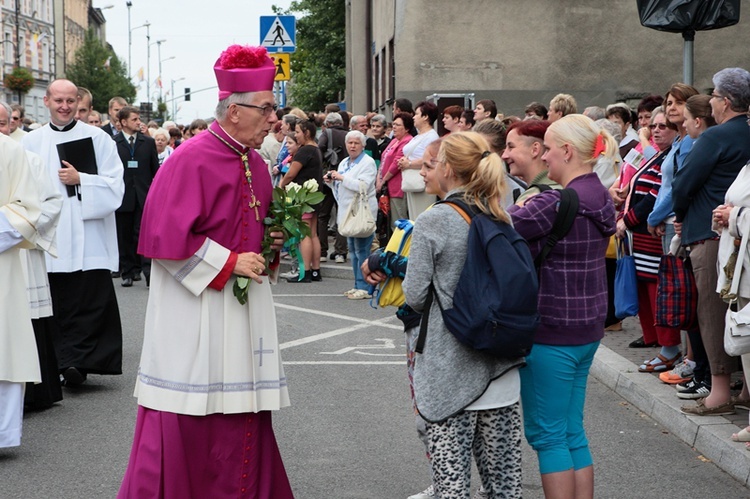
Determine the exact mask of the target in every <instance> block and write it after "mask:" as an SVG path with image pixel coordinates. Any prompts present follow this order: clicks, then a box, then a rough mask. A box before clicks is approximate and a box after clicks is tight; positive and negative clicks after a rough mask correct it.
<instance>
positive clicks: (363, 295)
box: [346, 289, 372, 300]
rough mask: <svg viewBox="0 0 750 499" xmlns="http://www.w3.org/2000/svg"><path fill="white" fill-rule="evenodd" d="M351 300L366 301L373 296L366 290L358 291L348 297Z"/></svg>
mask: <svg viewBox="0 0 750 499" xmlns="http://www.w3.org/2000/svg"><path fill="white" fill-rule="evenodd" d="M346 297H347V298H349V299H350V300H366V299H368V298H372V295H371V294H370V293H368V292H367V291H365V290H364V289H356V290H354V292H353V293H350V294H348V295H346Z"/></svg>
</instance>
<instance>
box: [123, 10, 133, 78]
mask: <svg viewBox="0 0 750 499" xmlns="http://www.w3.org/2000/svg"><path fill="white" fill-rule="evenodd" d="M125 5H126V6H127V7H128V79H129V80H131V83H132V80H133V66H132V64H131V63H132V61H131V56H132V54H131V52H132V47H133V30H132V29H130V7H132V6H133V2H131V1H130V0H128V1H127V2H125Z"/></svg>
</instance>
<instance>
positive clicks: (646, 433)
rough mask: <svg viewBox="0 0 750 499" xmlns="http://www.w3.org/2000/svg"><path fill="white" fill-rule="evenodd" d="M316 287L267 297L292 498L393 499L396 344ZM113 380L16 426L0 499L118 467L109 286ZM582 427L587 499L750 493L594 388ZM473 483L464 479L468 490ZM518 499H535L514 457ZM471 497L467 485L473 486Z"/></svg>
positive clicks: (130, 356) (120, 447) (125, 378)
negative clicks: (281, 369)
mask: <svg viewBox="0 0 750 499" xmlns="http://www.w3.org/2000/svg"><path fill="white" fill-rule="evenodd" d="M350 287H351V282H349V281H345V280H341V279H325V280H324V281H323V282H321V283H313V284H286V283H284V284H280V285H278V286H276V287H275V289H274V293H275V295H276V314H277V317H278V321H279V331H280V341H281V343H282V350H283V352H282V356H283V358H284V361H285V365H286V373H287V376H288V378H289V386H290V395H291V398H292V406H291V407H289V408H286V409H283V410H281V411H279V412H278V413H276V414H275V415H274V426H275V428H276V436H277V439H278V441H279V445H280V447H281V452H282V455H283V457H284V461H285V464H286V467H287V472H288V474H289V477H290V480H291V482H292V487H293V488H294V491H295V495H296V497H298V498H300V499H355V498H367V499H400V498H405V497H407V496H408V495H410V494H413V493H415V492H418V491H420V490H422V489H424V488H425V487H426V486H427V485H428V483H429V474H428V470H427V465H426V462H425V458H424V452H423V449H422V447H421V443H420V442H419V440H418V439H417V437H416V432H415V430H414V416H413V414H412V412H411V410H410V402H409V390H408V383H407V378H406V368H405V362H404V353H403V352H404V349H405V346H404V336H403V332H402V328H401V327H400V323H399V322H398V321H397V320H396V319H395V317H394V315H393V309H388V310H374V309H372V308H371V307H370V306H369V303H368V302H367V301H350V300H347V299H346V298H344V297H343V296H342V295H341V293H342V292H343V291H345V290H347V289H349V288H350ZM116 288H117V293H118V299H119V302H120V310H121V315H122V318H123V324H124V336H125V339H124V366H123V370H124V373H123V375H122V376H91V377H90V378H89V381H87V383H86V384H85V385H83V386H82V387H81V388H79V389H77V390H75V391H74V390H71V389H65V392H64V396H65V400H63V401H62V402H61V403H59V404H57V405H56V406H55V407H53V408H51V409H49V410H47V411H43V412H38V413H31V414H28V415H27V416H26V418H25V420H24V436H23V441H22V445H21V447H18V448H15V449H0V499H10V498H13V499H15V498H24V499H26V498H28V499H36V498H40V499H49V498H55V499H58V498H59V499H68V498H71V499H72V498H113V497H114V496H115V495H116V493H117V490H118V487H119V484H120V480H121V479H122V475H123V473H124V470H125V466H126V463H127V460H128V456H129V451H130V445H131V439H132V433H133V426H134V423H135V413H136V405H135V399H134V398H133V397H132V390H133V384H134V379H135V373H136V369H137V364H138V358H139V354H140V344H141V339H142V328H143V313H144V310H145V305H146V300H147V296H148V291H147V290H146V288H145V287H144V284H143V281H141V282H139V283H136V284H135V286H134V287H133V288H129V289H124V288H121V287H120V286H119V282H116ZM586 426H587V430H588V433H589V439H590V442H591V447H592V452H593V454H594V459H595V469H596V497H600V498H613V499H616V498H623V499H625V498H627V499H631V498H646V499H648V498H664V497H684V498H693V497H695V498H712V499H713V498H721V499H734V498H750V490H748V489H747V488H745V487H744V486H742V485H741V484H740V483H738V482H737V481H735V480H734V479H733V478H731V477H730V476H729V475H727V474H726V473H724V472H723V471H721V470H720V469H719V468H717V467H716V466H715V465H714V464H713V463H711V462H710V461H708V460H706V459H705V458H703V457H702V456H700V455H699V454H698V453H697V452H696V451H694V450H693V449H691V448H690V447H688V446H687V445H685V444H684V443H682V442H681V441H679V440H678V439H677V438H675V437H674V436H672V435H671V434H669V433H668V432H666V431H665V430H664V429H663V428H662V427H660V426H659V425H657V424H656V423H655V422H654V421H653V420H651V419H650V418H648V417H647V416H645V415H643V414H642V413H641V412H640V411H638V410H637V409H636V408H634V407H633V406H631V405H630V404H628V403H627V402H625V401H624V400H623V399H622V398H620V397H619V396H618V395H616V394H615V393H614V392H612V391H610V390H609V389H608V388H606V387H604V386H603V385H602V384H600V383H599V382H597V381H596V380H594V379H591V381H590V384H589V392H588V401H587V419H586ZM475 481H477V480H475ZM523 482H524V497H526V498H532V499H533V498H541V497H543V496H542V492H541V482H540V480H539V475H538V468H537V462H536V457H535V455H534V453H533V452H532V451H531V450H530V449H529V448H528V447H525V448H524V479H523ZM475 486H476V485H475Z"/></svg>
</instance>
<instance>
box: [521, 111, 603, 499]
mask: <svg viewBox="0 0 750 499" xmlns="http://www.w3.org/2000/svg"><path fill="white" fill-rule="evenodd" d="M544 147H545V150H546V152H545V153H544V155H543V156H542V159H543V160H544V161H545V162H546V163H547V166H548V167H549V178H550V179H552V180H554V181H556V182H558V183H559V184H561V185H562V186H563V187H564V188H567V189H572V190H573V191H575V193H576V194H577V195H578V199H579V207H578V212H577V215H576V218H575V221H574V222H573V226H572V228H571V230H570V232H568V234H567V235H566V236H565V237H563V238H562V239H560V241H559V242H558V243H557V244H556V245H555V246H554V248H553V249H552V251H551V252H550V253H549V255H548V257H547V259H546V260H545V261H544V262H543V263H542V265H541V267H540V268H539V313H540V315H541V324H540V326H539V329H538V330H537V332H536V335H535V337H534V348H532V349H531V354H530V355H528V356H527V357H526V363H527V365H526V366H525V367H523V368H522V369H521V370H520V373H521V400H522V403H523V413H524V430H525V434H526V440H527V441H528V442H529V444H530V445H531V447H532V448H533V449H534V450H535V451H536V452H537V455H538V457H539V468H540V471H541V475H542V486H543V488H544V495H545V497H546V498H548V499H555V498H576V499H585V498H593V497H594V467H593V460H592V458H591V452H590V451H589V447H588V440H587V439H586V432H585V431H584V428H583V412H584V411H583V406H584V400H585V395H586V382H587V379H588V373H589V368H590V367H591V362H592V360H593V358H594V353H595V352H596V349H597V348H598V346H599V342H600V341H601V339H602V337H603V336H604V318H605V316H606V313H607V279H606V275H605V267H604V255H605V253H606V251H607V245H608V241H609V238H610V236H611V235H612V234H614V233H615V207H614V205H613V203H612V198H611V197H610V195H609V193H608V192H607V189H605V188H604V186H603V185H602V183H601V181H599V178H598V177H597V175H596V174H595V173H593V167H594V165H595V164H596V162H597V160H598V159H599V158H600V156H604V157H605V158H611V157H613V156H614V155H615V154H616V153H617V143H616V142H615V140H614V138H612V136H611V135H610V134H609V133H608V132H606V131H605V130H602V129H601V128H600V127H599V126H597V125H596V124H595V123H594V122H593V121H592V120H591V119H589V118H587V117H585V116H583V115H580V114H571V115H568V116H565V117H563V118H561V119H560V120H558V121H556V122H554V123H552V125H550V127H549V128H548V129H547V132H546V133H545V135H544ZM560 198H561V194H560V191H557V190H549V191H545V192H542V193H541V194H538V195H536V196H534V197H532V198H530V199H529V200H528V201H527V202H526V204H525V205H524V206H523V207H519V206H512V207H511V208H510V209H509V211H510V215H511V218H512V220H513V225H514V227H515V229H516V230H517V231H518V233H519V234H521V235H522V236H523V237H524V238H525V239H526V240H527V241H528V242H529V245H530V247H531V254H532V256H534V257H536V255H538V254H539V252H540V251H541V249H542V248H543V247H544V245H545V243H546V241H547V238H548V236H549V234H550V232H551V230H552V225H553V223H554V221H555V217H556V215H557V208H558V205H559V203H560Z"/></svg>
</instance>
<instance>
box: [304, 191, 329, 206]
mask: <svg viewBox="0 0 750 499" xmlns="http://www.w3.org/2000/svg"><path fill="white" fill-rule="evenodd" d="M323 199H325V195H324V194H323V193H322V192H311V193H310V194H308V195H307V199H306V201H307V202H308V203H309V204H318V203H320V202H321V201H323Z"/></svg>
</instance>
